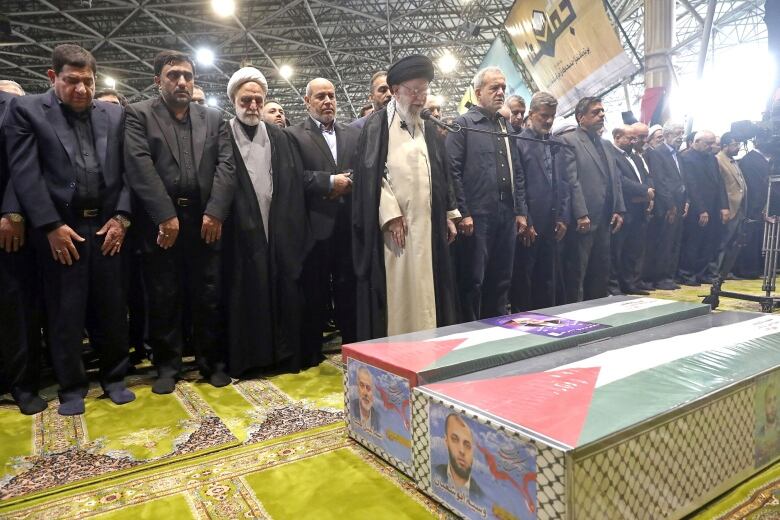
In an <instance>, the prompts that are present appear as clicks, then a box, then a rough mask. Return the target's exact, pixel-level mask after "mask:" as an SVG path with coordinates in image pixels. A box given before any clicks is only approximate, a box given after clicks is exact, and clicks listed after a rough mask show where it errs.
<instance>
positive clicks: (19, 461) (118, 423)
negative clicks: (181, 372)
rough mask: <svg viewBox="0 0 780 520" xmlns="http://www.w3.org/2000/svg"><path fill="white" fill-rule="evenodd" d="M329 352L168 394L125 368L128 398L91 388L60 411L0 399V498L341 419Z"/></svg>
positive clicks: (337, 375)
mask: <svg viewBox="0 0 780 520" xmlns="http://www.w3.org/2000/svg"><path fill="white" fill-rule="evenodd" d="M338 363H339V362H338V361H332V360H328V361H325V362H323V363H322V364H321V365H320V366H319V367H315V368H312V369H309V370H307V371H305V372H301V373H300V374H294V375H278V376H273V377H268V378H262V379H255V380H246V381H238V382H236V383H235V384H233V385H230V386H227V387H224V388H214V387H212V386H210V385H208V384H206V383H202V382H199V381H197V379H196V377H197V373H191V374H189V376H188V377H186V378H185V380H184V381H181V382H179V383H178V384H177V386H176V391H175V392H174V393H173V394H169V395H157V394H154V393H152V392H151V382H152V380H151V378H150V377H148V376H147V377H133V378H131V380H130V386H131V388H132V389H133V391H135V393H136V396H137V398H136V400H135V401H134V402H132V403H129V404H126V405H123V406H116V405H114V404H113V403H111V401H110V400H108V399H105V398H102V397H101V390H100V389H99V388H93V389H91V390H90V392H89V394H88V396H87V399H86V413H85V414H84V415H82V416H74V417H63V416H60V415H58V414H57V402H56V399H55V400H54V401H53V402H51V403H50V405H49V408H48V409H47V410H46V411H44V412H42V413H40V414H37V415H35V416H33V417H28V416H24V415H21V414H20V413H19V412H18V410H17V409H16V407H15V406H13V405H11V404H5V405H0V424H2V425H3V428H2V430H0V507H2V506H3V504H4V503H5V502H7V501H9V500H12V499H15V498H19V497H24V496H25V495H30V494H36V493H45V494H51V493H53V492H58V491H61V490H64V489H69V488H71V487H73V486H83V485H84V484H86V483H90V482H94V481H100V480H103V479H106V478H110V477H112V476H115V475H121V474H125V473H128V472H135V471H139V470H141V469H146V468H150V467H154V466H157V465H161V464H170V463H172V462H175V461H178V460H185V459H188V458H191V457H197V456H202V455H204V454H208V453H211V452H214V451H219V450H224V449H226V448H229V447H233V446H238V445H240V444H242V443H245V444H251V443H257V442H262V441H268V440H273V439H275V438H277V437H280V436H286V435H291V434H296V433H300V432H305V431H307V430H310V429H312V428H317V427H320V426H324V425H329V424H334V423H339V422H341V421H342V420H343V413H342V410H343V397H342V395H343V394H342V372H341V369H340V367H339V364H338Z"/></svg>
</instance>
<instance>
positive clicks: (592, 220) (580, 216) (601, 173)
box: [561, 97, 626, 302]
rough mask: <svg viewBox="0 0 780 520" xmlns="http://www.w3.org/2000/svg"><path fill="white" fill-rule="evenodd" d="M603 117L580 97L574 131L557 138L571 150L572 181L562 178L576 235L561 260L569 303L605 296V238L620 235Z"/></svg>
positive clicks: (619, 199)
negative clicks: (573, 172)
mask: <svg viewBox="0 0 780 520" xmlns="http://www.w3.org/2000/svg"><path fill="white" fill-rule="evenodd" d="M604 115H605V114H604V106H603V105H602V103H601V99H599V98H596V97H585V98H582V99H581V100H580V101H579V103H577V108H576V109H575V117H576V119H577V123H578V124H579V128H577V129H576V130H575V131H573V132H570V133H568V134H566V135H564V136H562V137H561V140H562V141H563V142H564V143H566V144H568V145H570V146H572V147H573V148H571V149H564V154H563V155H564V160H568V161H574V162H575V164H576V168H575V170H576V177H574V178H571V179H567V182H568V184H569V187H570V188H571V205H572V216H573V217H574V218H575V219H576V220H577V225H576V228H575V232H574V233H568V234H567V244H566V247H567V251H566V254H565V257H564V278H565V281H566V298H567V300H568V301H569V302H578V301H582V300H592V299H594V298H601V297H604V296H607V285H608V282H609V266H610V253H609V245H610V234H614V233H617V232H618V231H619V230H620V227H621V226H622V225H623V217H622V214H623V213H624V212H625V211H626V208H625V205H624V203H623V193H622V188H621V183H620V174H619V173H618V170H617V167H616V165H615V158H614V156H612V154H610V153H608V152H607V150H608V148H607V147H608V146H610V144H609V143H608V142H607V141H604V140H603V139H602V138H601V137H600V136H599V131H600V130H601V129H602V128H604ZM568 171H571V170H568Z"/></svg>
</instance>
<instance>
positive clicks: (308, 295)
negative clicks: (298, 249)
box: [301, 230, 357, 366]
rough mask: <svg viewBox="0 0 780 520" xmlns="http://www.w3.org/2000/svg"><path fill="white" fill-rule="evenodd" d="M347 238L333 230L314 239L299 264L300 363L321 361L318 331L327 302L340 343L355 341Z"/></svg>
mask: <svg viewBox="0 0 780 520" xmlns="http://www.w3.org/2000/svg"><path fill="white" fill-rule="evenodd" d="M345 241H346V242H347V244H346V247H345V244H344V243H343V242H345ZM348 241H349V237H348V236H347V237H345V236H344V234H343V233H342V234H339V233H338V230H337V232H336V233H334V234H333V236H331V237H330V238H328V239H326V240H319V241H317V242H315V244H314V247H313V248H312V250H311V251H309V254H308V255H307V257H306V261H305V262H304V264H303V273H302V283H303V288H304V298H305V300H306V307H305V311H304V339H303V353H302V355H301V363H302V364H303V365H304V366H309V365H317V364H319V362H320V361H321V358H322V333H323V331H324V330H325V327H326V326H327V323H328V315H329V313H328V307H329V306H330V304H331V303H332V304H333V308H334V314H335V318H336V326H337V327H338V328H339V331H340V332H341V341H342V344H347V343H354V342H355V341H357V333H356V330H355V320H356V313H357V310H356V308H355V298H356V294H355V291H356V287H355V274H354V273H355V271H354V269H353V267H352V252H351V249H350V247H349V242H348Z"/></svg>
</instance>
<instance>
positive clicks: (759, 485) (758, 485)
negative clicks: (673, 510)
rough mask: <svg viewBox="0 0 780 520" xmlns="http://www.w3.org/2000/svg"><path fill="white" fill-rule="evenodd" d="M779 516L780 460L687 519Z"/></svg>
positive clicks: (772, 518) (740, 519)
mask: <svg viewBox="0 0 780 520" xmlns="http://www.w3.org/2000/svg"><path fill="white" fill-rule="evenodd" d="M778 519H780V462H778V463H775V464H774V465H773V466H770V467H769V468H767V469H766V470H764V471H762V472H761V473H759V474H758V475H756V476H755V477H753V478H751V479H749V480H747V481H746V482H744V483H742V484H740V485H739V486H737V487H736V488H734V489H732V490H731V491H729V492H728V493H726V494H725V495H723V496H721V497H720V498H718V499H717V500H715V501H713V502H711V503H710V504H708V505H707V506H705V507H704V508H702V509H701V510H699V511H698V512H696V513H695V514H694V515H692V516H691V517H690V520H778Z"/></svg>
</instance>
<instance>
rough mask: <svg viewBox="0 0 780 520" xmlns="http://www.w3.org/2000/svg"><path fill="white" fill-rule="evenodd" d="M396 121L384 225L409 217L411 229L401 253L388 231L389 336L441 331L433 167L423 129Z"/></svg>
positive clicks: (385, 188) (385, 189) (384, 189)
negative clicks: (434, 246) (436, 287)
mask: <svg viewBox="0 0 780 520" xmlns="http://www.w3.org/2000/svg"><path fill="white" fill-rule="evenodd" d="M388 117H392V120H391V122H390V129H389V140H388V146H387V165H386V166H387V178H386V179H383V180H382V191H381V195H380V200H379V225H380V228H382V229H384V226H385V224H387V223H388V222H389V221H391V220H392V219H394V218H397V217H400V216H403V217H405V219H406V224H407V226H408V228H409V234H408V235H407V236H406V247H405V248H403V249H401V248H399V247H398V246H397V245H396V244H395V242H393V239H392V236H391V235H390V234H389V233H383V237H384V244H385V247H384V259H385V274H386V280H387V335H388V336H392V335H395V334H404V333H406V332H415V331H418V330H425V329H433V328H436V295H435V292H434V286H433V251H432V244H431V168H430V163H429V161H428V147H427V145H426V144H425V132H424V131H423V127H422V125H420V126H418V128H417V129H416V131H415V132H414V137H412V135H411V134H410V133H409V131H408V130H406V129H404V128H401V117H400V114H398V113H395V114H393V116H390V115H388Z"/></svg>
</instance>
